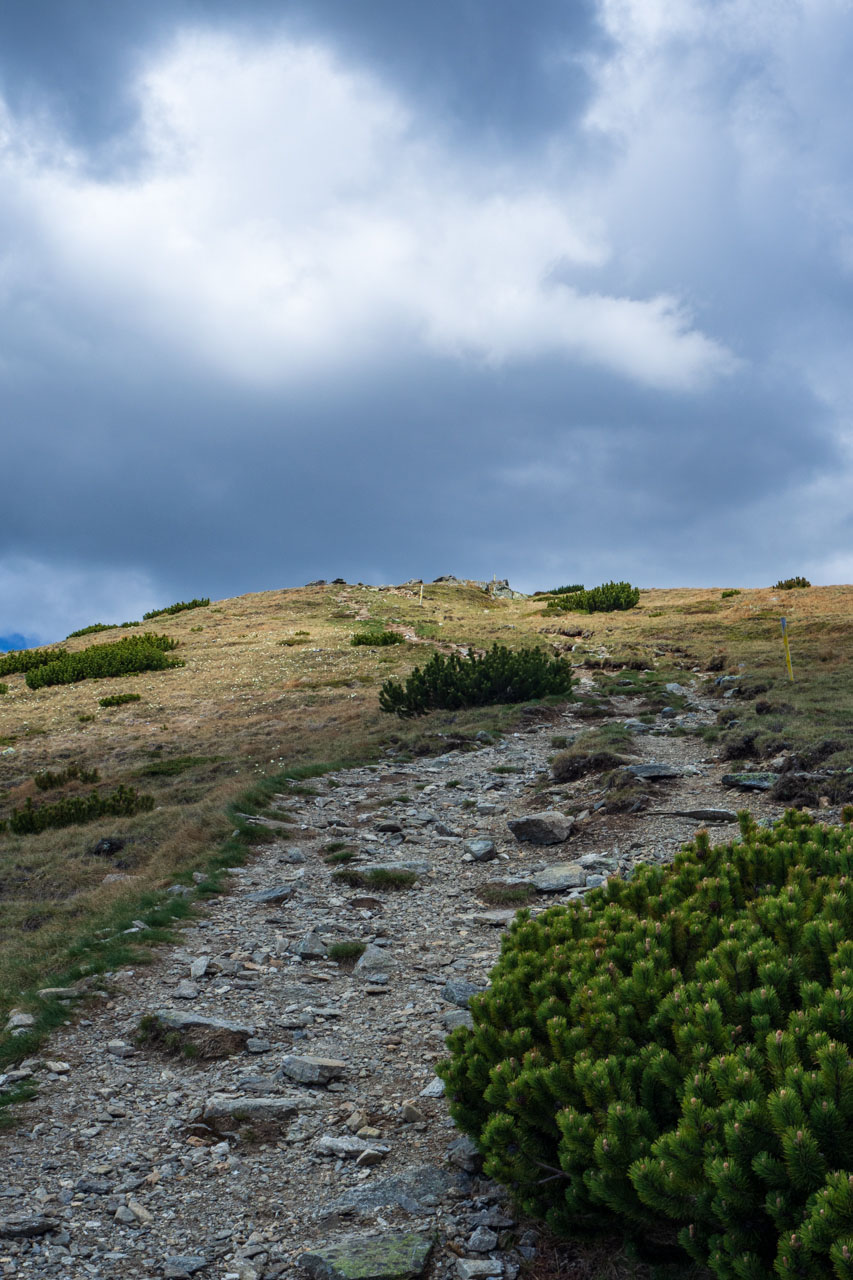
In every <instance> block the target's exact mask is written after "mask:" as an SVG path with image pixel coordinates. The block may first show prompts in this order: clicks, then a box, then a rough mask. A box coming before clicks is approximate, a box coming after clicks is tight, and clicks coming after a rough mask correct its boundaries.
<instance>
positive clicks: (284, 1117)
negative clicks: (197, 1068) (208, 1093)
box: [202, 1093, 299, 1127]
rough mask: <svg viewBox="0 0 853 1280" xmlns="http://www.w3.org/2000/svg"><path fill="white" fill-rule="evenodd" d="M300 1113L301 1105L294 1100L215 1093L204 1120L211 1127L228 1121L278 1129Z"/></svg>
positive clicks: (204, 1112)
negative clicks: (273, 1126) (270, 1126)
mask: <svg viewBox="0 0 853 1280" xmlns="http://www.w3.org/2000/svg"><path fill="white" fill-rule="evenodd" d="M298 1113H299V1104H298V1102H297V1101H295V1100H294V1099H293V1098H277V1097H274V1098H247V1097H234V1095H233V1094H230V1093H228V1094H226V1093H215V1094H213V1096H212V1097H211V1098H208V1100H207V1102H206V1103H205V1104H204V1110H203V1112H202V1119H203V1120H204V1121H205V1122H206V1123H208V1124H211V1125H215V1124H216V1123H217V1122H221V1121H228V1122H229V1123H232V1124H233V1123H236V1124H239V1123H241V1122H245V1123H246V1124H260V1125H275V1126H276V1127H278V1126H281V1125H283V1124H289V1123H290V1121H291V1120H293V1119H294V1118H295V1116H297V1115H298Z"/></svg>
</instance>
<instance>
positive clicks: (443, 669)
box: [379, 644, 572, 717]
mask: <svg viewBox="0 0 853 1280" xmlns="http://www.w3.org/2000/svg"><path fill="white" fill-rule="evenodd" d="M571 689H572V669H571V666H570V665H569V663H568V662H566V661H565V660H564V659H563V658H549V657H548V655H547V654H546V653H543V652H542V650H541V649H516V650H512V649H507V648H505V647H504V646H503V645H498V644H495V645H493V646H492V648H491V649H490V650H489V651H488V653H486V654H485V655H484V656H483V657H482V658H478V657H477V656H476V655H474V654H469V655H468V656H467V657H464V658H463V657H461V656H460V655H459V654H457V653H451V654H448V655H447V656H445V655H444V654H441V653H436V654H434V655H433V656H432V658H430V660H429V662H428V663H427V664H426V666H425V667H415V669H414V671H413V672H412V674H411V675H410V676H409V678H408V680H407V681H406V683H405V685H403V684H400V683H398V682H397V681H395V680H386V681H385V682H384V684H383V685H382V687H381V689H380V691H379V706H380V707H381V708H382V710H383V711H387V712H389V713H391V712H393V713H395V714H396V715H398V716H401V717H408V716H422V715H425V714H426V712H428V711H432V710H433V709H434V708H436V707H444V708H447V709H449V710H455V709H457V708H459V707H482V706H487V705H490V704H492V703H497V702H527V701H528V699H530V698H544V697H546V696H547V695H549V694H569V693H571Z"/></svg>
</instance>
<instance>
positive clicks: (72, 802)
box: [9, 787, 154, 835]
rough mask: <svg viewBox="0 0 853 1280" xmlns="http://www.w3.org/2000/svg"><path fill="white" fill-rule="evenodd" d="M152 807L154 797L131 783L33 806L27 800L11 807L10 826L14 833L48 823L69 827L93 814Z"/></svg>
mask: <svg viewBox="0 0 853 1280" xmlns="http://www.w3.org/2000/svg"><path fill="white" fill-rule="evenodd" d="M153 808H154V797H153V796H148V795H144V794H141V793H140V792H138V791H137V790H136V789H135V788H134V787H116V789H115V791H111V792H110V793H109V794H108V795H103V796H102V795H99V794H98V792H97V791H93V792H92V794H91V795H90V796H68V797H66V798H65V799H64V800H57V801H56V803H55V804H43V805H39V806H38V807H36V806H35V805H34V804H33V802H32V800H27V802H26V804H25V805H24V807H23V809H13V810H12V813H11V815H10V817H9V830H10V831H13V832H14V833H15V834H16V835H34V834H36V833H37V832H39V831H46V830H47V829H48V827H71V826H77V825H79V824H80V823H83V822H91V821H92V820H93V819H94V818H105V817H129V816H131V815H132V814H134V813H146V812H147V811H148V810H149V809H153Z"/></svg>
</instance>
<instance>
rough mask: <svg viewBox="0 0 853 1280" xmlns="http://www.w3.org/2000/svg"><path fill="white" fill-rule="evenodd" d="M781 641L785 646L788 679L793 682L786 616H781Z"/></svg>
mask: <svg viewBox="0 0 853 1280" xmlns="http://www.w3.org/2000/svg"><path fill="white" fill-rule="evenodd" d="M782 643H783V644H784V646H785V661H786V662H787V664H788V679H789V680H790V681H791V682H792V683H793V680H794V668H793V667H792V666H791V650H790V647H789V645H788V620H787V618H783V619H782Z"/></svg>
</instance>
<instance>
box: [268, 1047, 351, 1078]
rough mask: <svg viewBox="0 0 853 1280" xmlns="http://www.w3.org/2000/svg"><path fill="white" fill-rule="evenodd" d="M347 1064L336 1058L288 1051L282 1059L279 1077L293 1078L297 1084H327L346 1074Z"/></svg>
mask: <svg viewBox="0 0 853 1280" xmlns="http://www.w3.org/2000/svg"><path fill="white" fill-rule="evenodd" d="M346 1070H347V1064H346V1063H345V1062H341V1061H339V1060H338V1059H337V1058H315V1057H313V1056H311V1055H310V1054H306V1055H305V1056H300V1055H299V1054H295V1053H290V1054H288V1055H287V1057H286V1058H284V1060H283V1061H282V1064H281V1067H280V1068H279V1071H278V1075H279V1077H286V1078H287V1079H288V1080H294V1081H295V1082H296V1083H297V1084H308V1085H312V1084H329V1083H330V1082H331V1081H332V1080H339V1079H340V1078H341V1076H343V1075H345V1074H346Z"/></svg>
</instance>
